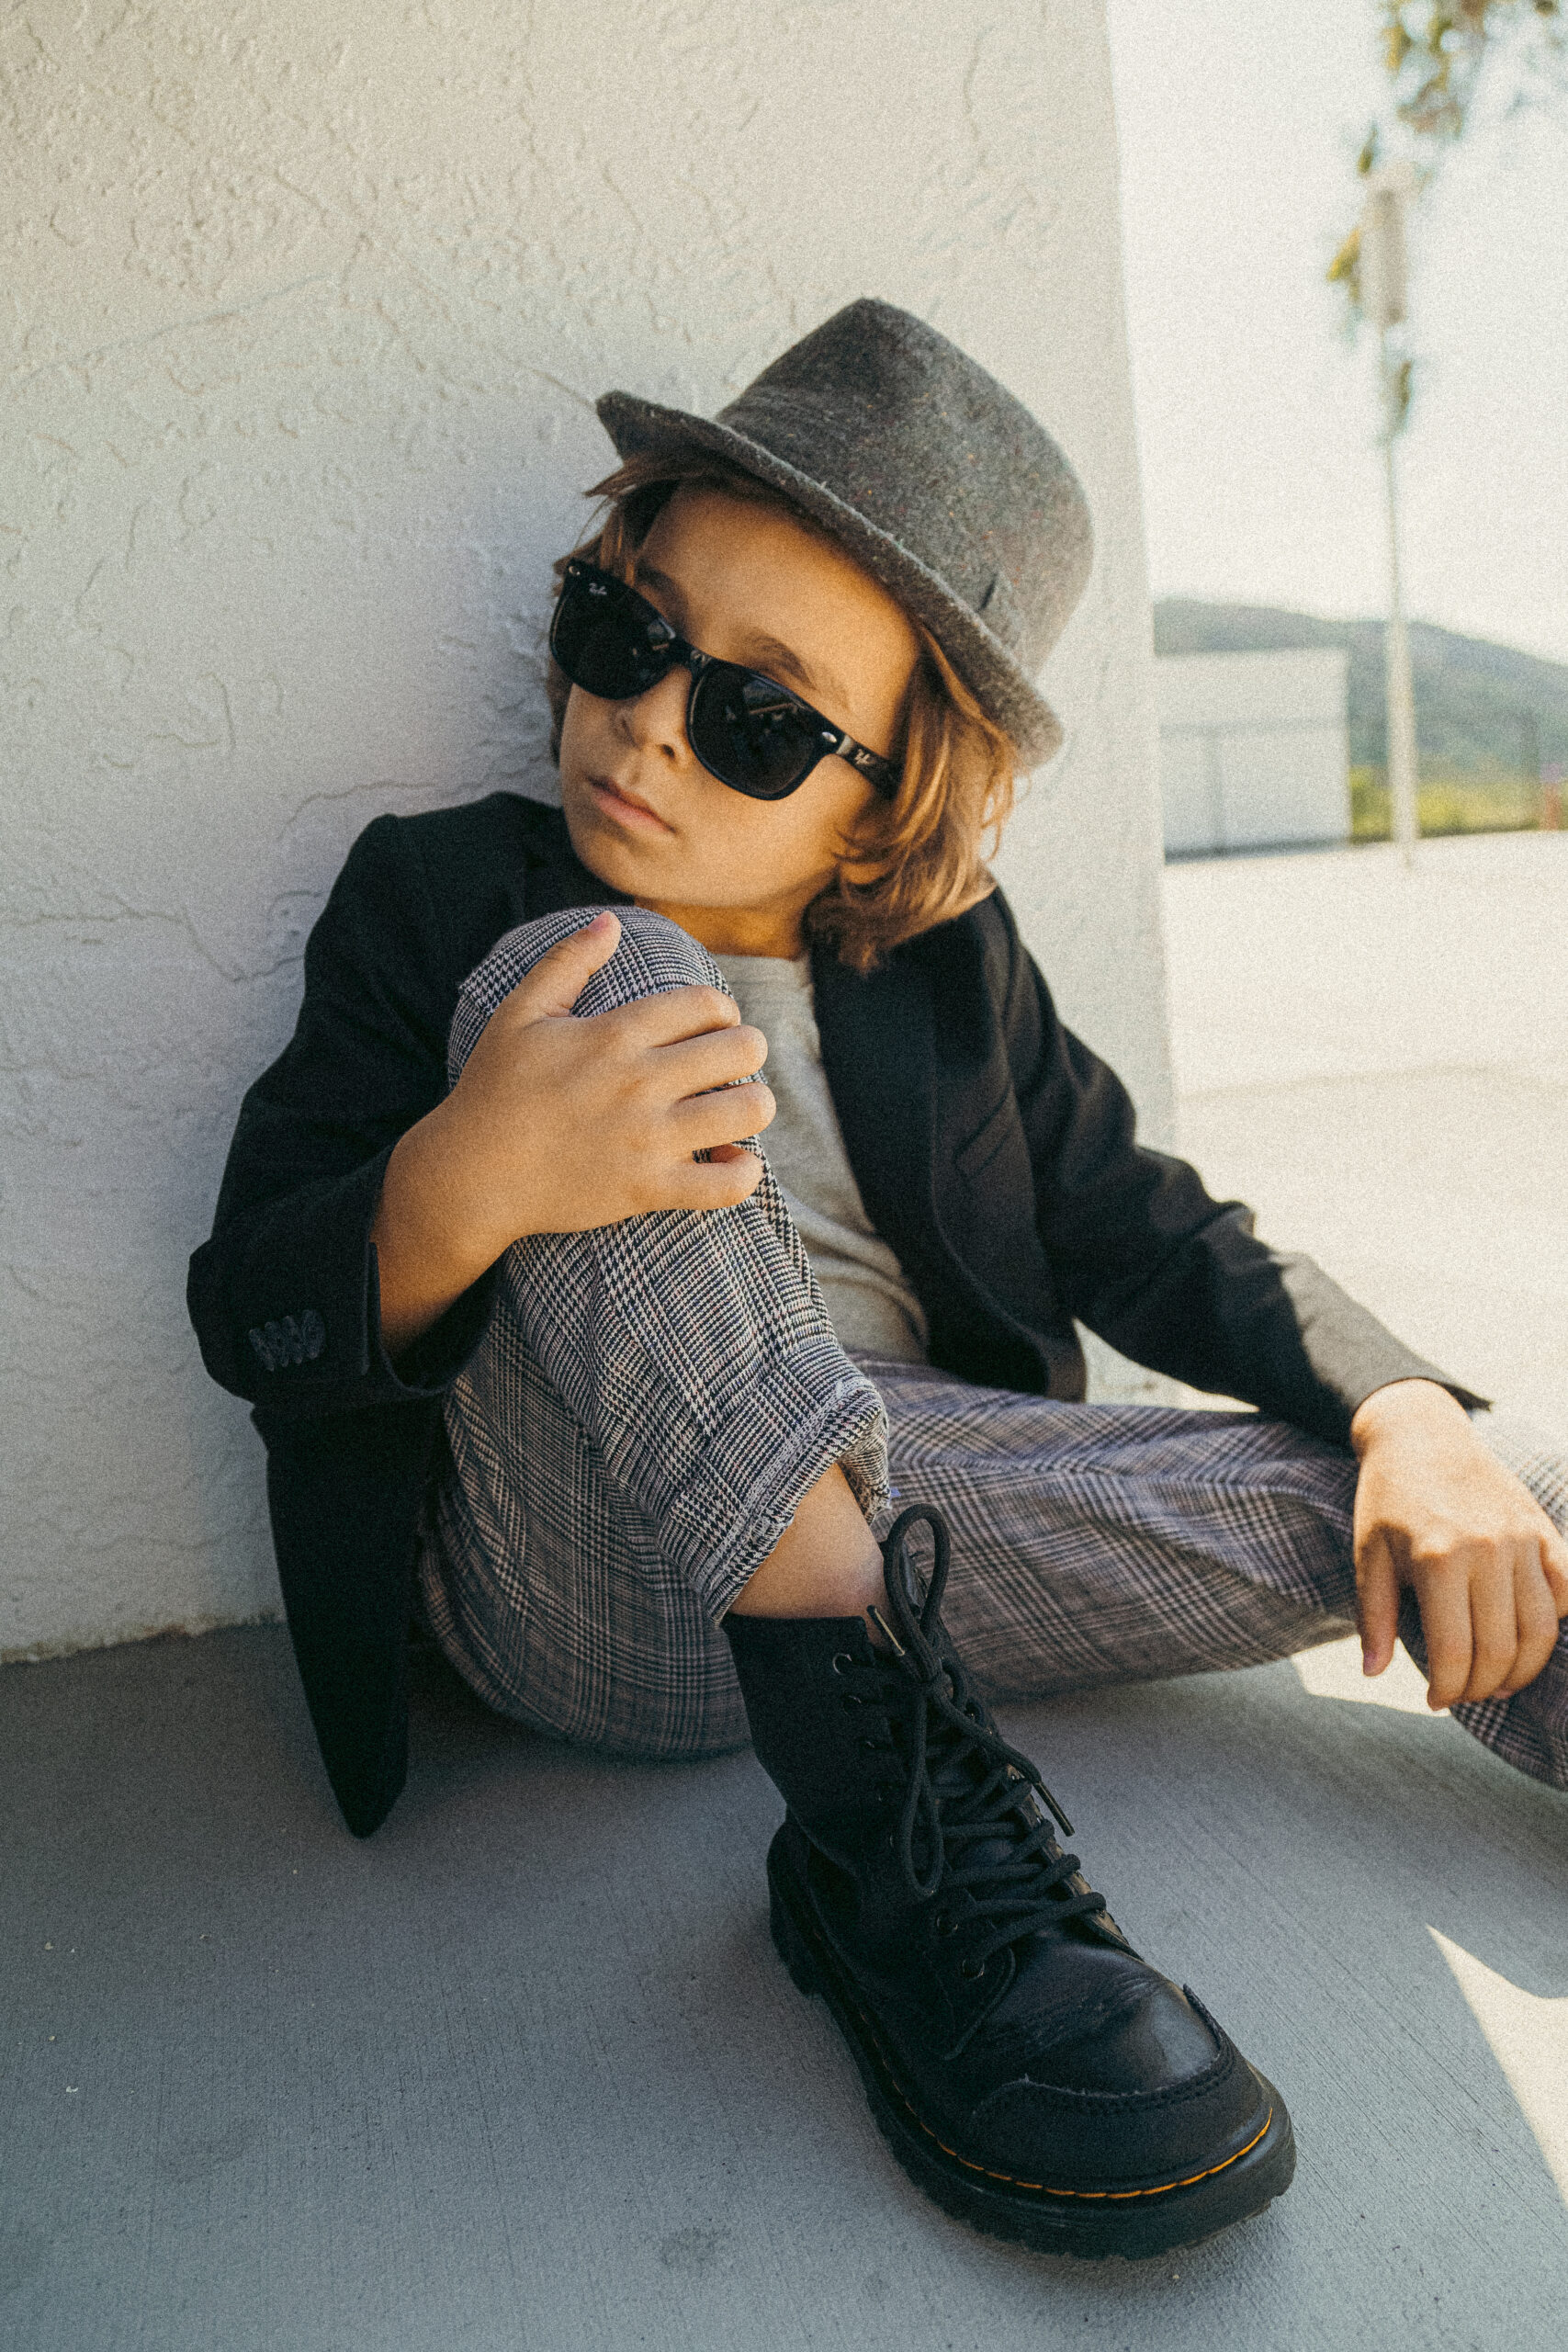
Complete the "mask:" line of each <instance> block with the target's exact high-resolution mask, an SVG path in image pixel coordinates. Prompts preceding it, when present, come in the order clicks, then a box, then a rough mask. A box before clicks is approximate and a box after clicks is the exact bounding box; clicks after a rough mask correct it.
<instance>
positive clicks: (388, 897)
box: [186, 817, 493, 1419]
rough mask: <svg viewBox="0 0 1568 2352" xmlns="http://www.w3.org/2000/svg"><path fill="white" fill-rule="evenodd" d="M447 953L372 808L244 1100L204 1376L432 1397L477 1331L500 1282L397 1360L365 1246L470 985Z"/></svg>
mask: <svg viewBox="0 0 1568 2352" xmlns="http://www.w3.org/2000/svg"><path fill="white" fill-rule="evenodd" d="M447 961H448V951H447V950H446V946H445V943H444V939H443V936H442V931H441V925H440V922H439V919H438V915H437V910H436V909H435V908H434V904H433V902H432V899H431V894H430V890H429V888H428V885H427V884H426V881H425V877H424V873H423V867H422V865H420V863H419V860H418V857H417V854H416V853H415V852H414V851H413V850H412V848H411V847H410V846H409V844H408V842H407V837H406V835H405V834H404V833H403V831H402V830H401V828H400V826H399V825H398V823H397V820H395V819H393V818H389V817H381V818H378V819H377V820H375V821H374V822H373V823H372V824H370V825H369V826H367V829H366V831H364V832H363V833H361V835H360V836H359V839H358V840H357V841H356V842H355V845H354V847H353V849H352V850H351V851H350V853H349V855H348V858H347V860H346V862H345V864H344V869H343V872H342V873H341V874H340V876H338V879H337V882H336V883H335V885H334V886H333V891H332V895H331V897H330V898H329V899H328V901H327V904H326V906H325V908H324V909H323V910H322V912H321V917H320V919H319V921H318V922H317V923H316V925H315V927H314V929H313V930H312V932H311V933H310V941H309V943H308V944H307V946H306V950H305V994H304V1001H303V1002H302V1003H301V1005H300V1009H299V1021H298V1023H297V1024H296V1027H295V1032H294V1035H293V1037H292V1038H291V1039H290V1041H289V1043H288V1046H286V1047H285V1048H284V1050H283V1052H282V1054H281V1055H280V1056H279V1057H278V1058H277V1060H276V1062H274V1063H273V1065H272V1067H271V1069H268V1070H266V1071H265V1072H264V1073H263V1075H262V1076H261V1077H260V1078H259V1079H258V1080H256V1082H255V1084H254V1086H253V1087H252V1088H251V1089H250V1091H249V1092H248V1093H247V1094H246V1096H245V1098H244V1101H243V1103H242V1105H241V1109H240V1116H239V1122H238V1125H237V1126H236V1129H235V1133H234V1139H233V1142H232V1144H231V1148H230V1152H229V1159H228V1164H227V1166H226V1168H225V1170H224V1175H223V1182H222V1187H221V1190H220V1193H219V1198H218V1206H217V1211H216V1214H215V1216H214V1220H213V1230H212V1238H211V1239H210V1240H209V1241H207V1242H204V1243H203V1245H202V1247H201V1248H200V1249H199V1250H197V1251H196V1253H195V1255H194V1256H193V1258H192V1260H191V1264H190V1277H189V1282H188V1284H187V1287H186V1299H187V1303H188V1306H189V1309H190V1317H191V1321H192V1323H193V1324H194V1325H195V1327H196V1332H197V1339H198V1340H199V1341H200V1344H201V1352H202V1359H203V1361H204V1363H206V1365H207V1368H208V1370H209V1373H210V1374H212V1376H213V1378H214V1379H215V1380H217V1381H218V1382H220V1384H221V1385H222V1386H223V1387H225V1388H228V1389H230V1390H231V1391H232V1392H233V1393H234V1394H235V1395H236V1396H241V1397H248V1398H249V1399H251V1401H252V1402H254V1404H256V1405H258V1406H259V1407H261V1408H264V1409H265V1411H267V1412H268V1413H271V1414H275V1415H278V1416H282V1417H286V1418H291V1419H299V1418H305V1419H310V1418H315V1417H318V1416H321V1415H323V1414H328V1413H333V1412H340V1411H343V1410H344V1409H346V1408H354V1407H358V1406H366V1405H375V1404H381V1403H386V1402H390V1401H395V1400H406V1399H409V1398H412V1397H418V1396H428V1395H431V1394H434V1393H437V1392H438V1391H440V1390H441V1389H442V1388H444V1387H446V1385H448V1383H449V1382H450V1381H451V1380H452V1379H453V1378H454V1376H455V1375H456V1374H457V1372H458V1371H459V1370H460V1369H461V1366H462V1364H463V1363H464V1361H465V1359H466V1358H467V1356H468V1354H469V1352H470V1351H471V1350H472V1349H473V1347H474V1346H475V1345H476V1344H477V1342H478V1340H479V1335H480V1333H481V1331H482V1330H483V1328H484V1323H485V1318H486V1317H487V1315H488V1313H489V1307H490V1295H491V1283H492V1280H493V1277H492V1276H491V1275H489V1274H487V1275H485V1276H483V1277H481V1278H480V1279H479V1281H478V1282H476V1283H473V1285H472V1286H471V1288H470V1289H469V1290H468V1291H467V1292H466V1293H465V1294H464V1295H462V1296H461V1297H460V1298H458V1299H457V1301H456V1303H455V1304H454V1305H453V1306H451V1308H450V1309H449V1310H448V1311H447V1312H446V1314H445V1315H444V1316H443V1317H441V1319H440V1320H439V1322H437V1323H436V1324H435V1325H434V1327H433V1328H432V1329H430V1330H429V1331H428V1332H426V1333H425V1334H424V1335H423V1337H422V1338H421V1339H420V1340H417V1341H415V1342H414V1344H413V1345H412V1347H410V1348H409V1349H408V1350H407V1351H406V1352H405V1353H403V1354H402V1355H401V1356H400V1358H399V1361H398V1363H397V1364H396V1366H394V1364H393V1363H392V1361H391V1359H390V1357H389V1354H388V1352H387V1350H386V1348H385V1346H384V1345H383V1343H382V1338H381V1329H380V1315H379V1301H378V1269H377V1258H376V1251H375V1249H374V1247H373V1245H372V1243H371V1239H370V1229H371V1226H372V1223H373V1221H374V1219H375V1216H376V1212H377V1207H378V1202H379V1199H380V1194H381V1185H382V1179H383V1176H384V1173H385V1170H386V1166H387V1162H388V1159H389V1158H390V1156H391V1152H392V1148H393V1146H394V1145H395V1144H396V1143H397V1141H398V1140H399V1138H400V1136H402V1135H403V1134H404V1133H406V1131H407V1130H408V1129H409V1128H410V1127H412V1125H414V1124H415V1123H416V1122H417V1121H418V1120H420V1119H422V1118H423V1117H424V1116H425V1114H427V1113H428V1112H430V1111H432V1110H433V1109H434V1107H435V1106H436V1105H437V1104H438V1103H440V1102H441V1101H442V1099H443V1097H444V1096H445V1094H446V1023H447V1021H448V1019H449V1017H450V1013H451V1009H452V1008H451V1002H450V1001H449V999H450V998H451V996H452V995H453V993H454V991H455V984H456V978H460V975H458V976H454V975H452V974H450V973H448V972H447V970H446V964H447Z"/></svg>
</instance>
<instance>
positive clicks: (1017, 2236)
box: [768, 1843, 1296, 2262]
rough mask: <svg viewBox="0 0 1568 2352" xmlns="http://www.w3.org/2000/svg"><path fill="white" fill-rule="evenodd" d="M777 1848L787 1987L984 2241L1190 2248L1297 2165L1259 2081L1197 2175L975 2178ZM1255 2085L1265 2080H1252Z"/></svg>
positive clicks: (778, 1937) (906, 2159)
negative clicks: (834, 2030)
mask: <svg viewBox="0 0 1568 2352" xmlns="http://www.w3.org/2000/svg"><path fill="white" fill-rule="evenodd" d="M792 1875H793V1874H792V1873H791V1872H790V1871H789V1868H788V1865H787V1863H784V1862H783V1861H782V1860H781V1859H780V1857H779V1852H778V1847H777V1844H776V1843H775V1845H774V1848H773V1851H772V1852H771V1853H770V1854H769V1856H768V1888H769V1897H770V1901H769V1916H770V1924H771V1926H772V1929H773V1943H774V1945H775V1947H776V1948H777V1951H778V1954H779V1957H780V1959H781V1960H782V1961H783V1962H784V1966H785V1967H786V1968H787V1969H788V1971H789V1973H790V1977H791V1979H792V1981H793V1983H794V1984H795V1987H796V1989H797V1990H798V1991H800V1992H802V1993H805V1994H807V1996H812V1995H819V1996H821V1998H822V1999H823V2000H825V2001H826V2002H827V2004H828V2007H829V2011H830V2012H831V2014H832V2018H833V2021H834V2023H835V2024H836V2025H837V2027H838V2029H839V2030H840V2033H841V2034H842V2035H843V2038H844V2040H845V2041H846V2042H847V2043H848V2044H849V2048H850V2053H851V2055H852V2057H853V2059H854V2062H855V2064H856V2065H857V2066H858V2067H859V2069H860V2075H861V2081H862V2082H863V2085H864V2086H865V2095H866V2098H867V2101H868V2103H869V2105H870V2108H871V2111H872V2115H873V2116H874V2119H875V2122H876V2127H877V2129H878V2131H880V2132H881V2133H882V2136H883V2138H884V2139H885V2140H886V2143H887V2144H888V2146H889V2147H890V2148H891V2149H892V2151H893V2154H894V2155H895V2156H896V2157H897V2160H898V2162H899V2163H900V2165H902V2166H903V2167H904V2170H905V2171H906V2172H907V2173H908V2176H909V2178H910V2179H911V2180H912V2181H913V2182H914V2183H915V2185H916V2187H917V2188H920V2189H923V2190H924V2192H925V2194H926V2195H927V2196H928V2197H930V2198H931V2199H932V2201H933V2202H934V2203H935V2204H938V2205H940V2206H941V2207H942V2211H944V2212H946V2213H951V2214H952V2215H953V2218H954V2220H956V2221H960V2222H968V2223H969V2225H970V2227H971V2228H972V2229H976V2230H982V2231H984V2232H985V2233H986V2234H987V2236H988V2237H995V2238H1005V2239H1008V2240H1010V2241H1011V2242H1012V2243H1013V2244H1015V2245H1027V2246H1032V2247H1033V2248H1035V2249H1036V2251H1038V2252H1040V2253H1043V2254H1071V2255H1077V2256H1086V2257H1088V2258H1089V2259H1090V2260H1102V2259H1104V2258H1105V2257H1107V2256H1111V2255H1120V2256H1122V2257H1123V2258H1124V2259H1125V2260H1128V2261H1134V2262H1135V2261H1144V2260H1146V2259H1147V2258H1148V2257H1149V2256H1153V2255H1158V2254H1168V2253H1169V2252H1170V2251H1171V2250H1172V2249H1173V2248H1174V2247H1177V2246H1190V2245H1198V2244H1199V2243H1200V2242H1201V2240H1202V2239H1204V2238H1209V2237H1213V2236H1214V2235H1216V2233H1218V2232H1219V2231H1221V2230H1225V2229H1229V2228H1230V2227H1231V2225H1232V2223H1233V2222H1245V2221H1247V2220H1249V2219H1250V2218H1251V2217H1252V2216H1253V2215H1254V2214H1256V2213H1261V2212H1262V2211H1264V2209H1265V2207H1267V2206H1269V2205H1270V2204H1271V2203H1272V2202H1273V2200H1274V2199H1275V2198H1276V2197H1282V2196H1283V2195H1284V2193H1285V2190H1286V2189H1287V2188H1289V2187H1290V2185H1291V2179H1292V2175H1293V2173H1294V2172H1295V2168H1296V2143H1295V2139H1294V2136H1293V2134H1292V2130H1291V2121H1290V2118H1289V2116H1288V2115H1287V2114H1286V2112H1285V2109H1284V2103H1283V2101H1282V2100H1281V2099H1280V2096H1279V2094H1278V2092H1277V2091H1275V2090H1274V2088H1273V2086H1272V2085H1271V2084H1267V2083H1266V2084H1265V2085H1264V2087H1265V2089H1266V2090H1267V2092H1268V2094H1269V2099H1270V2102H1271V2104H1270V2107H1269V2120H1268V2122H1267V2123H1266V2125H1265V2126H1264V2129H1263V2130H1262V2131H1261V2132H1259V2134H1258V2138H1257V2139H1256V2140H1254V2141H1253V2142H1252V2143H1251V2144H1250V2146H1248V2147H1246V2148H1244V2149H1242V2150H1241V2151H1240V2153H1239V2154H1236V2155H1235V2156H1232V2157H1230V2158H1228V2159H1227V2160H1226V2161H1225V2162H1224V2163H1223V2164H1221V2165H1215V2166H1214V2167H1213V2170H1212V2171H1208V2172H1205V2173H1202V2174H1201V2175H1199V2176H1197V2177H1187V2178H1183V2179H1178V2180H1173V2181H1170V2182H1168V2183H1165V2184H1156V2186H1154V2187H1152V2188H1139V2189H1135V2190H1133V2191H1126V2190H1121V2191H1118V2190H1109V2189H1108V2190H1100V2191H1095V2190H1076V2191H1075V2190H1056V2191H1053V2190H1051V2189H1046V2188H1030V2187H1028V2186H1025V2185H1023V2184H1020V2183H1016V2182H1014V2183H1009V2184H1006V2185H1003V2184H1001V2183H998V2182H997V2181H995V2180H993V2179H990V2178H987V2177H984V2175H983V2174H982V2170H981V2167H980V2166H978V2165H971V2164H968V2163H966V2162H965V2160H964V2158H963V2157H962V2156H960V2155H958V2154H955V2153H954V2152H953V2150H952V2149H950V2148H948V2147H946V2146H945V2145H944V2144H943V2143H942V2141H941V2140H939V2139H938V2138H937V2136H936V2134H935V2132H934V2131H932V2130H931V2127H930V2125H928V2124H926V2123H923V2122H922V2121H921V2120H920V2117H919V2111H918V2109H916V2108H915V2106H914V2104H913V2102H912V2101H911V2100H910V2098H908V2094H907V2093H906V2092H905V2091H904V2089H903V2087H902V2086H901V2085H900V2084H899V2082H898V2079H897V2075H895V2074H894V2072H893V2070H892V2068H891V2066H890V2065H889V2064H888V2062H887V2060H886V2057H885V2055H884V2053H883V2052H882V2050H881V2048H880V2046H879V2044H878V2042H877V2041H876V2039H875V2037H874V2032H873V2030H871V2028H870V2022H869V2020H868V2019H867V2018H865V2017H864V2013H863V2010H862V2009H861V2008H860V2007H859V2004H858V2003H857V2002H856V2001H855V2000H854V1998H853V1997H852V1994H851V1992H850V1990H849V1988H848V1986H847V1985H846V1984H845V1982H844V1979H843V1973H842V1970H841V1968H840V1964H839V1962H838V1961H837V1959H836V1958H835V1956H834V1954H833V1953H832V1951H830V1950H829V1947H828V1945H827V1944H826V1942H825V1941H824V1940H823V1939H822V1938H821V1936H820V1935H819V1934H818V1932H817V1931H816V1929H815V1928H814V1926H813V1924H812V1922H811V1919H810V1917H809V1914H808V1912H807V1908H806V1905H805V1902H804V1900H803V1898H802V1897H801V1896H800V1894H798V1893H797V1892H796V1890H795V1888H794V1887H793V1886H792V1884H791V1883H790V1880H791V1877H792ZM1259 2080H1260V2081H1261V2080H1262V2077H1261V2076H1260V2077H1259Z"/></svg>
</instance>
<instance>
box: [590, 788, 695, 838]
mask: <svg viewBox="0 0 1568 2352" xmlns="http://www.w3.org/2000/svg"><path fill="white" fill-rule="evenodd" d="M588 789H589V791H590V792H591V793H592V796H593V800H594V803H595V805H596V806H597V807H598V808H599V809H602V810H603V811H604V815H605V816H606V817H608V818H609V819H610V820H612V822H613V823H615V824H617V825H623V826H625V827H626V830H627V831H630V832H638V833H649V832H652V833H671V832H673V831H674V830H675V828H674V827H673V825H668V824H666V823H665V821H664V820H663V818H662V817H661V816H660V814H659V811H658V809H651V808H649V804H648V802H647V801H646V800H643V799H639V797H637V794H636V793H635V792H628V791H627V790H626V786H625V785H621V784H615V783H613V782H612V781H611V779H610V778H609V777H608V776H602V775H595V776H590V777H589V779H588Z"/></svg>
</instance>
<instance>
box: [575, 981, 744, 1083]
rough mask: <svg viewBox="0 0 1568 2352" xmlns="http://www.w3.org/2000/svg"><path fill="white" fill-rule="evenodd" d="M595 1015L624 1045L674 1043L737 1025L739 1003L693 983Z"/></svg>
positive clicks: (714, 990) (720, 991)
mask: <svg viewBox="0 0 1568 2352" xmlns="http://www.w3.org/2000/svg"><path fill="white" fill-rule="evenodd" d="M597 1017H598V1019H599V1020H600V1021H601V1022H602V1023H604V1027H605V1028H606V1029H615V1030H617V1031H619V1032H620V1034H621V1035H622V1037H623V1038H624V1040H625V1042H626V1044H627V1045H629V1046H645V1047H647V1046H671V1045H674V1044H675V1043H676V1042H677V1041H678V1040H679V1039H681V1038H684V1037H700V1036H703V1035H705V1034H706V1032H707V1031H709V1030H712V1029H734V1028H737V1027H738V1026H739V1022H740V1007H739V1005H738V1004H737V1003H736V1001H735V999H734V998H733V997H732V996H726V995H725V993H724V990H723V989H708V988H699V987H696V986H693V987H691V988H683V989H660V992H659V994H658V995H657V996H639V997H637V999H636V1000H635V1001H634V1002H632V1003H631V1004H622V1005H617V1006H616V1008H615V1011H614V1012H601V1013H600V1014H599V1015H598V1016H597ZM753 1068H755V1064H753Z"/></svg>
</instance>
